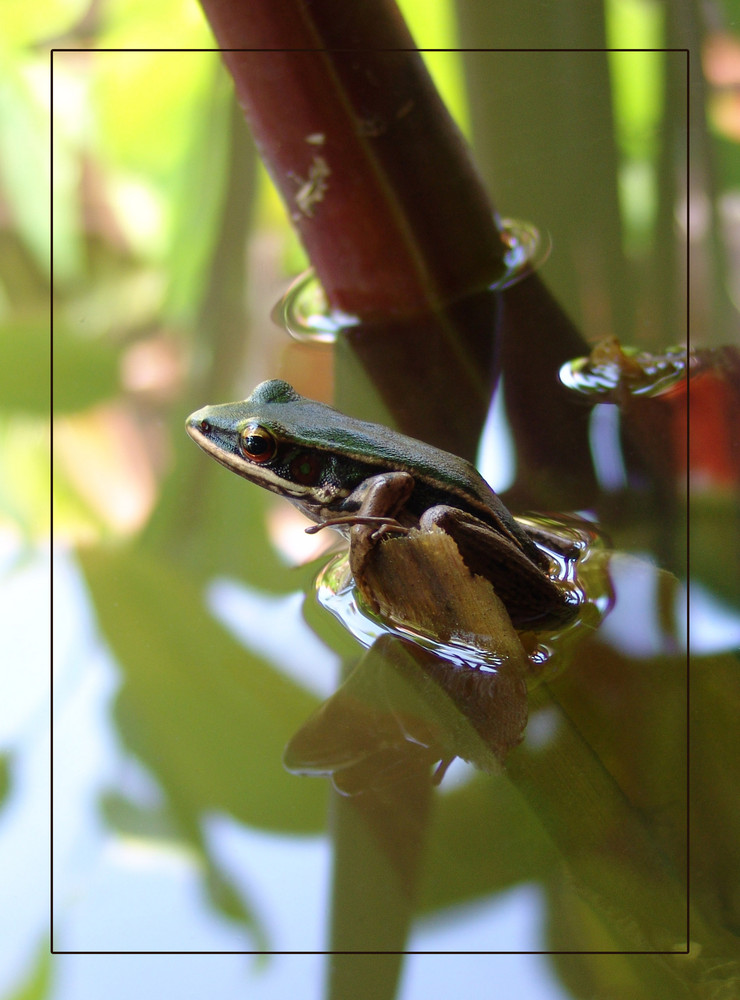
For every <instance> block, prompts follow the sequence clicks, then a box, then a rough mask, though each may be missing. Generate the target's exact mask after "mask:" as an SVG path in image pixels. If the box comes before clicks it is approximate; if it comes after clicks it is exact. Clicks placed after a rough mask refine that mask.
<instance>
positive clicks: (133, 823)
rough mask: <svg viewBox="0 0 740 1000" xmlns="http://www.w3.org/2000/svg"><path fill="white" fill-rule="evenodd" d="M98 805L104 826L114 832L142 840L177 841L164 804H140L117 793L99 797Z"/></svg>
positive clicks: (174, 827) (174, 824) (172, 823)
mask: <svg viewBox="0 0 740 1000" xmlns="http://www.w3.org/2000/svg"><path fill="white" fill-rule="evenodd" d="M100 808H101V811H102V814H103V818H104V820H105V822H106V823H107V825H108V826H109V827H110V828H111V829H112V830H116V831H117V832H118V833H120V834H123V835H124V836H129V837H140V838H142V839H146V840H169V841H172V840H177V839H179V836H180V834H179V831H178V829H177V824H176V822H175V821H174V820H173V819H172V817H171V816H170V815H169V813H168V811H167V808H166V806H164V805H156V806H149V805H146V806H143V805H141V804H140V803H138V802H133V801H132V800H131V799H127V798H126V797H125V796H123V795H119V794H118V792H115V791H113V792H106V793H105V794H103V795H102V796H101V799H100Z"/></svg>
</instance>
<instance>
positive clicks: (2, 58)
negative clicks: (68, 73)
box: [0, 46, 49, 272]
mask: <svg viewBox="0 0 740 1000" xmlns="http://www.w3.org/2000/svg"><path fill="white" fill-rule="evenodd" d="M0 77H2V80H3V85H2V87H0V179H1V180H2V185H3V189H4V191H5V194H6V196H7V198H8V200H9V201H10V203H11V204H12V206H13V218H14V220H15V223H16V225H17V227H18V231H19V233H20V234H21V236H22V238H23V240H24V241H25V243H26V246H27V247H28V249H29V250H30V251H31V253H32V254H33V256H34V257H35V259H36V261H37V262H38V264H39V266H40V267H41V269H42V270H43V271H45V272H48V270H49V206H48V202H47V199H46V198H45V197H41V196H40V192H42V191H48V190H49V167H48V163H49V155H48V121H47V117H46V112H45V110H44V108H43V106H42V105H41V102H40V100H39V99H38V97H37V95H36V94H35V93H34V91H33V89H32V87H31V86H30V84H29V82H28V80H27V79H26V78H25V77H24V76H23V75H22V74H21V72H20V68H19V66H18V65H17V64H16V63H15V61H14V60H13V58H12V57H11V55H10V53H8V52H7V51H6V50H4V49H3V48H2V46H0Z"/></svg>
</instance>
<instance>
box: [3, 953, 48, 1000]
mask: <svg viewBox="0 0 740 1000" xmlns="http://www.w3.org/2000/svg"><path fill="white" fill-rule="evenodd" d="M52 985H53V984H52V978H51V951H50V948H49V942H48V941H47V940H44V941H42V942H41V944H40V945H39V947H38V948H37V949H36V954H35V956H34V959H33V963H32V964H31V965H30V967H29V969H28V970H27V975H26V978H25V979H24V980H23V982H21V983H20V984H19V985H18V986H17V987H15V988H14V989H11V991H10V992H9V993H6V994H5V996H4V998H3V1000H44V998H45V997H48V996H49V995H50V993H51V989H52Z"/></svg>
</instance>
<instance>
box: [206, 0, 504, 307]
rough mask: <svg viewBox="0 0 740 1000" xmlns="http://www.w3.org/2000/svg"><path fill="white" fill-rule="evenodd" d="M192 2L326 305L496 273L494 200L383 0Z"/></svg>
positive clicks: (372, 300) (421, 292)
mask: <svg viewBox="0 0 740 1000" xmlns="http://www.w3.org/2000/svg"><path fill="white" fill-rule="evenodd" d="M201 2H202V4H203V8H204V10H205V12H206V15H207V17H208V19H209V21H210V23H211V26H212V28H213V31H214V33H215V35H216V38H217V40H218V43H219V45H220V46H221V48H222V49H223V50H225V51H224V60H225V62H226V64H227V66H228V68H229V70H230V72H231V74H232V76H233V78H234V83H235V86H236V90H237V95H238V97H239V100H240V102H241V105H242V107H243V109H244V111H245V114H246V116H247V119H248V120H249V124H250V127H251V129H252V132H253V134H254V136H255V139H256V141H257V145H258V147H259V150H260V154H261V156H262V158H263V160H264V162H265V163H266V165H267V168H268V170H269V171H270V173H271V175H272V177H273V180H274V181H275V183H276V185H277V187H278V189H279V190H280V192H281V194H282V197H283V199H284V201H285V204H286V206H287V209H288V212H289V213H290V216H291V219H292V221H293V224H294V225H295V227H296V229H297V231H298V233H299V234H300V237H301V239H302V241H303V243H304V245H305V247H306V250H307V251H308V254H309V257H310V259H311V262H312V263H313V265H314V267H315V269H316V272H317V274H318V277H319V279H320V281H321V283H322V285H323V287H324V289H325V291H326V294H327V297H328V300H329V303H330V305H331V306H332V307H334V308H336V309H341V310H343V311H344V312H347V313H350V314H353V315H356V316H358V317H360V318H361V319H363V320H381V319H388V318H394V317H399V316H408V315H412V314H415V313H421V312H427V311H429V310H430V309H433V308H435V307H438V306H439V305H440V304H442V303H444V302H448V301H452V300H455V299H458V298H460V297H462V296H465V295H468V294H470V293H471V292H475V291H478V290H480V289H482V288H484V287H486V286H487V285H489V284H490V283H491V282H492V281H494V280H495V279H496V278H497V277H498V276H499V275H500V274H501V272H502V270H503V264H502V255H503V252H504V249H505V248H504V247H503V245H502V243H501V240H500V237H499V234H498V230H497V228H496V225H495V222H494V215H493V208H492V206H491V204H490V202H489V200H488V196H487V194H486V192H485V190H484V188H483V186H482V183H481V181H480V179H479V177H478V175H477V172H476V170H475V167H474V166H473V164H472V161H471V159H470V156H469V153H468V150H467V147H466V145H465V143H464V141H463V139H462V137H461V136H460V133H459V131H458V129H457V127H456V126H455V124H454V122H453V121H452V119H451V118H450V116H449V114H448V112H447V110H446V108H445V106H444V104H443V103H442V101H441V100H440V98H439V96H438V94H437V92H436V90H435V88H434V85H433V83H432V81H431V79H430V77H429V75H428V73H427V71H426V68H425V66H424V63H423V61H422V59H421V56H420V55H419V54H418V52H416V51H415V49H414V43H413V39H412V38H411V36H410V35H409V33H408V30H407V29H406V26H405V24H404V22H403V19H402V18H401V15H400V13H399V11H398V9H397V7H396V6H395V4H394V3H393V0H353V2H352V3H347V2H346V0H292V2H289V3H286V2H282V3H275V0H248V2H247V0H201ZM234 50H249V51H234Z"/></svg>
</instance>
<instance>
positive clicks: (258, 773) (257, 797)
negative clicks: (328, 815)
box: [81, 549, 326, 833]
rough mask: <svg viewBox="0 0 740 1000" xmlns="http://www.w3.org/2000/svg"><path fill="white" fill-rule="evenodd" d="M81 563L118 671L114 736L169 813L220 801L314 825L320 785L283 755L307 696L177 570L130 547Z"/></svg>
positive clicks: (262, 816)
mask: <svg viewBox="0 0 740 1000" xmlns="http://www.w3.org/2000/svg"><path fill="white" fill-rule="evenodd" d="M81 562H82V567H83V570H84V572H85V576H86V578H87V582H88V585H89V587H90V591H91V595H92V598H93V601H94V604H95V608H96V610H97V614H98V619H99V623H100V627H101V629H102V631H103V634H104V635H105V637H106V639H107V641H108V642H109V643H110V645H111V647H112V649H113V652H114V654H115V656H116V658H117V660H118V662H119V664H120V668H121V670H122V674H123V685H122V688H121V691H120V694H119V697H118V701H117V706H116V715H117V720H118V725H119V727H120V729H121V732H122V734H123V738H124V740H125V742H126V744H127V745H128V746H129V747H130V748H131V749H132V750H133V751H134V752H135V753H136V754H137V755H138V756H139V757H141V758H142V759H143V760H144V761H145V762H146V763H147V765H148V766H149V767H151V769H152V770H153V771H154V772H155V773H156V774H157V776H158V778H159V780H160V781H161V782H162V785H163V787H164V788H165V790H166V792H167V793H168V795H169V796H170V798H171V800H172V802H173V804H174V805H175V807H176V809H177V811H178V814H179V816H180V817H181V818H182V819H183V820H185V821H186V822H190V823H197V821H198V820H199V818H200V817H201V816H202V815H203V813H204V812H206V811H209V810H221V811H223V812H226V813H229V814H231V815H232V816H234V817H235V818H237V819H239V820H241V821H242V822H245V823H250V824H252V825H254V826H258V827H262V828H268V829H276V830H281V831H290V832H294V833H297V832H300V833H314V832H317V831H319V830H321V829H322V828H323V826H324V823H325V796H326V789H325V787H324V786H323V785H321V784H320V783H318V782H311V781H301V780H299V779H296V778H294V777H292V776H291V775H288V773H287V772H286V771H285V770H284V769H283V767H282V763H281V758H282V753H283V748H284V746H285V744H286V743H287V742H288V740H289V739H290V737H291V735H292V733H293V732H294V730H295V729H296V728H297V727H298V726H299V725H300V724H301V723H302V722H303V721H304V719H305V718H306V716H307V715H308V714H309V713H310V712H311V711H312V710H313V709H314V708H315V706H316V699H315V698H314V697H313V696H312V695H309V694H308V693H307V692H306V691H304V690H303V689H301V688H300V687H298V685H296V684H294V683H293V682H292V681H290V680H288V679H287V678H286V677H285V676H284V675H282V674H280V672H279V671H277V670H275V669H273V668H272V667H270V666H268V665H267V664H266V663H264V661H262V660H261V659H259V658H258V657H256V656H255V655H253V654H251V653H250V652H249V651H247V650H245V649H243V648H242V647H241V646H240V645H239V644H238V643H237V642H236V641H235V640H234V639H232V638H231V637H230V636H229V635H228V633H226V632H225V630H224V629H222V628H221V626H220V625H219V624H218V623H217V622H216V621H215V620H214V619H213V618H212V617H211V616H210V615H209V614H208V612H207V611H206V609H205V607H204V606H203V595H202V592H201V591H200V590H199V588H198V587H197V586H196V585H195V584H194V583H193V582H192V580H191V579H190V578H189V577H187V576H186V575H185V574H183V573H179V572H178V571H177V569H176V568H175V567H173V566H171V565H167V564H166V563H165V562H163V561H160V560H158V559H155V558H154V557H152V556H151V555H149V554H147V553H145V552H142V551H135V550H130V549H120V550H117V551H104V550H102V549H98V550H88V551H86V552H83V553H82V554H81Z"/></svg>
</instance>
